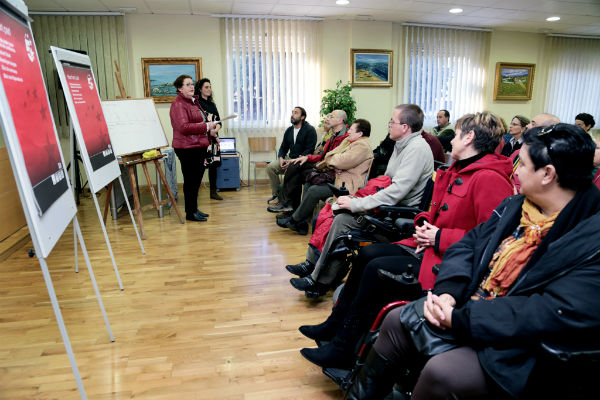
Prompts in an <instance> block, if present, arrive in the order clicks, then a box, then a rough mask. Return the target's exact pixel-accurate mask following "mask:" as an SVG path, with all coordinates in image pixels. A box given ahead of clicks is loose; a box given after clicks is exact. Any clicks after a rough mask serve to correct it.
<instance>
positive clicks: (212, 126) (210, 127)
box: [206, 122, 215, 132]
mask: <svg viewBox="0 0 600 400" xmlns="http://www.w3.org/2000/svg"><path fill="white" fill-rule="evenodd" d="M206 129H207V130H208V132H210V131H212V130H214V129H215V123H214V122H207V123H206Z"/></svg>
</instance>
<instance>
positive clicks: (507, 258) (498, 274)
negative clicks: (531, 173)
mask: <svg viewBox="0 0 600 400" xmlns="http://www.w3.org/2000/svg"><path fill="white" fill-rule="evenodd" d="M559 213H560V212H559V211H557V212H555V213H554V214H552V215H550V216H549V217H546V216H545V215H543V214H542V213H541V212H540V211H539V209H538V208H537V207H536V206H535V205H534V204H533V203H532V202H530V201H529V200H528V199H526V200H525V202H524V203H523V211H522V214H521V220H520V223H519V227H521V228H524V233H523V236H521V237H520V238H519V239H516V240H515V239H514V237H513V236H510V237H508V238H507V239H505V240H504V241H503V243H502V244H501V247H504V250H503V251H502V253H501V254H500V256H499V257H498V259H497V260H496V262H495V264H494V266H493V268H492V271H491V272H490V274H489V276H488V278H487V279H486V280H485V281H484V282H483V284H482V288H483V289H485V290H487V291H488V292H489V293H494V294H495V295H496V296H503V295H505V294H506V292H508V289H509V288H510V287H511V285H512V284H513V283H514V281H515V280H516V279H517V276H519V274H520V273H521V270H522V269H523V267H524V266H525V265H526V264H527V262H528V261H529V260H530V259H531V256H532V255H533V253H534V252H535V250H536V249H537V248H538V246H539V245H540V243H541V242H542V239H543V238H544V236H546V234H547V233H548V231H549V230H550V228H551V227H552V226H553V225H554V221H555V220H556V217H557V216H558V214H559Z"/></svg>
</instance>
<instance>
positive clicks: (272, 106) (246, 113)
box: [225, 17, 321, 129]
mask: <svg viewBox="0 0 600 400" xmlns="http://www.w3.org/2000/svg"><path fill="white" fill-rule="evenodd" d="M318 24H319V22H315V21H305V20H283V19H265V18H238V17H228V18H226V19H225V25H226V43H227V50H226V65H227V83H228V88H227V89H228V90H227V92H228V99H227V100H228V101H227V108H228V112H229V113H236V114H238V118H237V119H235V120H234V121H233V122H232V123H231V126H232V127H234V128H235V127H238V128H243V127H247V128H277V129H280V128H282V127H284V126H288V125H289V117H290V113H291V110H292V108H293V107H294V106H301V107H304V108H306V109H307V112H308V114H309V115H310V116H313V119H314V116H316V115H318V110H319V94H320V82H321V78H320V66H319V62H318V57H319V56H318V44H317V43H318V37H317V36H318V34H319V25H318Z"/></svg>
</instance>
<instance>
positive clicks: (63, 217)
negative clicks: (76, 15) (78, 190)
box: [0, 1, 77, 258]
mask: <svg viewBox="0 0 600 400" xmlns="http://www.w3.org/2000/svg"><path fill="white" fill-rule="evenodd" d="M0 65H1V66H2V67H1V71H0V118H1V123H2V130H3V132H4V135H5V139H6V147H7V150H8V153H9V157H10V161H11V164H12V167H13V172H14V174H15V181H16V182H17V187H18V189H19V195H20V197H21V202H22V204H23V209H24V211H25V217H26V219H27V224H28V226H29V230H30V233H31V235H32V239H33V242H34V246H35V249H36V253H37V255H38V257H43V258H46V257H47V256H48V255H49V254H50V252H51V251H52V248H53V247H54V245H55V244H56V242H57V241H58V239H59V238H60V237H61V235H62V233H63V232H64V230H65V229H66V227H67V226H68V225H69V223H70V222H71V220H72V219H73V217H74V215H75V213H76V212H77V209H76V206H75V199H74V197H73V193H72V192H71V190H70V189H71V187H70V184H69V182H68V180H67V172H66V170H65V162H64V159H63V156H62V152H61V150H60V146H59V143H60V142H59V139H58V135H57V132H56V126H55V125H54V119H53V117H52V111H51V109H50V103H49V101H48V93H47V92H46V86H45V84H44V78H43V76H42V71H41V68H40V61H39V58H38V54H37V51H36V47H35V43H34V40H33V34H32V33H31V26H30V25H29V20H28V17H27V8H26V6H25V5H24V4H23V3H22V2H20V1H12V2H4V1H3V2H1V3H0Z"/></svg>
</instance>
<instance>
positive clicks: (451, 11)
mask: <svg viewBox="0 0 600 400" xmlns="http://www.w3.org/2000/svg"><path fill="white" fill-rule="evenodd" d="M461 12H463V9H462V8H451V9H450V13H451V14H460V13H461Z"/></svg>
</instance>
